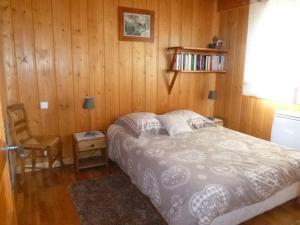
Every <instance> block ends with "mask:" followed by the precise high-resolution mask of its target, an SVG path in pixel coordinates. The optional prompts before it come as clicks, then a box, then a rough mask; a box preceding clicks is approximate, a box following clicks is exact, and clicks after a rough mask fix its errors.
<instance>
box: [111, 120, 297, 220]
mask: <svg viewBox="0 0 300 225" xmlns="http://www.w3.org/2000/svg"><path fill="white" fill-rule="evenodd" d="M108 139H109V156H110V158H111V159H112V160H114V161H116V162H117V163H118V165H119V166H120V167H121V169H122V170H123V171H124V172H125V173H126V174H128V175H129V176H130V178H131V181H132V183H134V184H135V185H136V186H137V187H138V188H139V189H140V190H141V191H142V192H143V193H144V194H145V195H147V196H148V197H149V198H150V200H151V202H152V203H153V204H154V206H155V207H156V208H157V209H158V211H159V212H160V213H161V215H162V216H163V217H164V218H165V220H166V221H167V222H168V224H172V225H209V224H211V222H212V221H213V220H214V218H216V217H218V216H221V215H223V214H225V213H227V212H230V211H233V210H235V209H239V208H241V207H244V206H246V205H252V204H254V203H256V202H260V201H262V200H265V199H267V198H268V197H270V196H271V195H273V194H274V193H276V192H278V191H279V190H282V189H284V188H286V187H287V186H289V185H291V184H293V183H294V182H296V181H299V180H300V153H299V152H296V151H293V150H291V149H288V148H284V147H282V146H279V145H276V144H273V143H270V142H267V141H263V140H260V139H257V138H254V137H251V136H248V135H244V134H241V133H239V132H235V131H232V130H229V129H226V128H223V127H205V128H201V129H198V130H197V131H195V132H191V133H187V134H183V135H179V136H177V137H170V136H167V135H144V136H141V137H140V138H135V137H134V136H132V135H130V134H129V133H128V132H126V131H125V129H124V128H123V127H120V126H118V125H112V126H111V127H110V129H109V131H108Z"/></svg>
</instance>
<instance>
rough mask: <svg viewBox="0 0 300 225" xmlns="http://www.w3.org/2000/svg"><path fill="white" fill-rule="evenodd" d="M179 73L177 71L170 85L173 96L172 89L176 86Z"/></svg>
mask: <svg viewBox="0 0 300 225" xmlns="http://www.w3.org/2000/svg"><path fill="white" fill-rule="evenodd" d="M178 73H179V71H175V72H174V75H173V78H172V81H171V84H170V86H169V94H171V92H172V89H173V87H174V84H175V81H176V78H177V76H178Z"/></svg>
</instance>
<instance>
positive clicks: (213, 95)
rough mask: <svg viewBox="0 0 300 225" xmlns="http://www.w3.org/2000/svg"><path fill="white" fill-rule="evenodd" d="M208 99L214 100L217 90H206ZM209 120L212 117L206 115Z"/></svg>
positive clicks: (212, 118)
mask: <svg viewBox="0 0 300 225" xmlns="http://www.w3.org/2000/svg"><path fill="white" fill-rule="evenodd" d="M207 98H208V99H209V100H216V99H217V92H216V91H209V92H208V97H207ZM207 118H208V119H209V120H214V119H215V118H214V117H211V116H209V117H207Z"/></svg>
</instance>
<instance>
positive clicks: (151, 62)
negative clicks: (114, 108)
mask: <svg viewBox="0 0 300 225" xmlns="http://www.w3.org/2000/svg"><path fill="white" fill-rule="evenodd" d="M158 7H159V0H147V8H148V9H149V10H153V11H155V14H154V28H155V31H154V41H153V43H149V42H147V43H146V111H150V112H156V111H157V64H158V18H159V15H158Z"/></svg>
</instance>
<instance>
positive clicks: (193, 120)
mask: <svg viewBox="0 0 300 225" xmlns="http://www.w3.org/2000/svg"><path fill="white" fill-rule="evenodd" d="M174 114H177V115H181V116H183V117H184V119H185V120H186V122H187V124H188V125H189V126H190V127H191V128H192V129H199V128H202V127H208V126H213V123H212V122H211V121H210V120H209V119H207V118H206V117H205V116H202V115H200V114H198V113H196V112H194V111H191V110H176V111H172V112H169V113H167V114H166V115H174Z"/></svg>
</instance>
